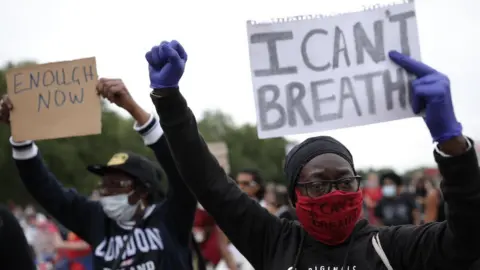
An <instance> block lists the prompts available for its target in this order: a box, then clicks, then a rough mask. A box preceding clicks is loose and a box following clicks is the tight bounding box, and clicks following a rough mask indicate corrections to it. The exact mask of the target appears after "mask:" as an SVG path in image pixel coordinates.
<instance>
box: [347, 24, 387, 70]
mask: <svg viewBox="0 0 480 270" xmlns="http://www.w3.org/2000/svg"><path fill="white" fill-rule="evenodd" d="M373 29H374V35H375V45H373V44H372V41H371V40H370V39H369V38H368V37H367V33H366V32H365V29H364V28H363V25H362V24H361V23H360V22H358V23H356V24H355V25H354V26H353V33H354V35H355V49H356V52H357V65H361V64H364V63H365V56H364V54H363V52H364V51H367V53H368V55H370V58H372V60H373V62H375V63H379V62H382V61H385V59H386V56H385V44H384V43H385V41H384V38H383V21H376V22H375V23H374V24H373Z"/></svg>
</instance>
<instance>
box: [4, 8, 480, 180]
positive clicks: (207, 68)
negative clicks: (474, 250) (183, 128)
mask: <svg viewBox="0 0 480 270" xmlns="http://www.w3.org/2000/svg"><path fill="white" fill-rule="evenodd" d="M388 2H390V1H381V0H362V1H359V0H336V1H311V0H296V1H290V0H289V1H287V0H242V1H233V0H232V1H225V0H203V1H195V0H175V1H166V0H141V1H114V0H102V1H93V0H82V1H79V0H68V1H65V0H43V1H33V0H3V1H2V16H0V29H1V31H0V34H1V35H2V42H1V43H0V64H4V63H6V62H7V61H12V60H13V61H22V60H35V61H38V62H41V63H46V62H53V61H60V60H71V59H76V58H83V57H90V56H95V57H96V58H97V67H98V73H99V75H100V76H102V77H116V78H122V79H123V80H124V81H125V83H126V84H127V86H128V87H129V89H130V91H131V92H132V94H133V96H134V97H135V99H136V100H137V101H138V102H139V103H140V104H141V105H142V106H143V107H144V108H146V109H148V110H153V107H152V105H151V102H150V98H149V95H148V93H149V91H150V89H149V81H148V73H147V65H146V61H145V58H144V55H145V52H146V51H147V50H149V49H150V48H151V47H152V46H153V45H156V44H158V43H160V42H161V41H162V40H171V39H177V40H179V41H180V42H181V43H182V44H183V45H184V47H185V48H186V50H187V52H188V54H189V62H188V64H187V70H186V73H185V75H184V77H183V79H182V83H181V87H182V91H183V93H184V95H185V96H186V98H187V100H188V101H189V104H190V107H192V109H193V111H194V112H195V113H196V114H197V115H198V116H200V115H201V113H202V112H203V111H204V110H207V109H220V110H222V111H224V112H226V113H228V114H230V115H232V116H233V118H234V120H235V121H236V122H237V123H239V124H241V123H245V122H250V123H254V122H255V119H256V118H255V106H254V99H253V91H252V84H251V80H250V66H249V59H248V46H247V35H246V25H245V22H246V20H248V19H258V18H270V17H282V16H289V15H299V14H312V13H333V12H345V11H349V10H356V9H359V8H361V7H362V6H364V5H372V4H375V3H388ZM479 9H480V2H479V1H476V0H456V1H448V0H417V18H418V27H419V34H420V46H421V51H422V59H423V60H424V61H425V62H426V63H428V64H430V65H431V66H433V67H435V68H437V69H438V70H440V71H442V72H444V73H446V74H448V75H449V76H450V78H451V81H452V92H453V98H454V103H455V107H456V113H457V117H458V118H459V120H460V121H461V122H462V123H463V126H464V130H465V133H466V134H468V135H471V136H473V137H477V138H480V120H479V118H480V108H479V105H480V104H479V100H480V73H479V69H478V67H475V66H476V64H477V63H478V62H480V52H479V50H480V49H479V48H480V30H478V25H480V17H479V16H478V11H479ZM227 85H228V86H229V87H225V86H227ZM328 134H329V135H331V136H334V137H336V138H337V139H339V140H340V141H342V142H344V143H345V144H346V145H347V147H349V148H350V149H351V151H352V152H353V155H354V159H355V162H356V164H357V167H370V166H374V167H384V166H391V167H394V168H396V169H398V170H401V171H402V170H405V169H408V168H412V167H416V166H419V165H432V164H434V163H433V158H432V152H431V150H432V144H431V141H430V137H429V133H428V130H427V129H426V127H425V126H424V123H423V121H422V120H421V119H409V120H401V121H395V122H390V123H383V124H377V125H370V126H365V127H357V128H350V129H343V130H337V131H333V132H328ZM312 135H313V134H312ZM308 136H309V135H302V136H293V137H289V139H294V140H297V141H300V140H303V139H304V138H306V137H308Z"/></svg>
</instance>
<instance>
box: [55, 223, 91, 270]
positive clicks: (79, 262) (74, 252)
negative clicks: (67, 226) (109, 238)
mask: <svg viewBox="0 0 480 270" xmlns="http://www.w3.org/2000/svg"><path fill="white" fill-rule="evenodd" d="M55 248H56V251H57V252H58V258H57V261H56V264H55V270H93V256H92V250H91V248H90V246H89V245H88V243H87V242H85V241H84V240H82V239H81V238H80V237H78V235H76V234H75V233H73V232H68V234H67V237H66V239H62V238H61V236H60V234H57V235H56V238H55Z"/></svg>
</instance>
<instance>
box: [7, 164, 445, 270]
mask: <svg viewBox="0 0 480 270" xmlns="http://www.w3.org/2000/svg"><path fill="white" fill-rule="evenodd" d="M232 179H235V180H236V183H237V184H238V186H239V187H240V189H242V191H244V192H245V193H246V194H248V195H249V196H250V198H252V199H254V200H256V201H258V203H259V204H260V205H261V206H263V207H264V208H265V209H266V210H267V211H268V212H270V213H271V214H272V215H275V216H277V217H279V218H285V219H287V220H297V218H296V214H295V209H294V208H293V207H292V206H291V203H290V200H289V197H288V189H287V187H286V186H285V185H283V184H275V183H271V182H267V181H265V180H264V179H263V178H262V176H261V171H260V170H256V169H244V170H242V171H240V172H239V173H238V174H237V175H236V176H232ZM440 181H441V178H440V177H439V174H438V173H434V174H432V173H431V172H430V171H429V170H425V171H419V172H418V173H416V174H414V175H413V177H412V178H411V179H404V178H402V177H401V176H399V175H397V174H395V173H393V172H389V173H384V174H380V175H379V174H377V173H373V172H372V173H369V174H368V175H367V177H366V179H364V180H362V185H361V189H362V192H363V196H364V208H363V213H362V217H363V218H365V219H367V220H368V221H369V222H370V223H371V224H374V225H377V226H396V225H409V224H410V225H420V224H423V223H428V222H436V221H444V220H445V205H444V201H443V197H442V195H441V191H440V188H439V184H440ZM98 198H99V195H98V192H94V193H93V194H92V195H91V197H90V199H91V200H94V201H96V200H98ZM9 208H10V211H11V212H12V213H13V214H14V216H15V217H16V218H17V220H18V222H19V224H20V225H21V227H22V229H23V231H24V233H25V237H26V239H27V242H28V244H29V246H30V247H31V252H32V257H33V258H34V260H35V263H36V264H37V266H38V268H39V269H57V270H90V269H94V268H93V260H92V249H91V247H90V245H89V244H88V243H86V242H85V241H83V240H82V239H80V238H79V237H78V236H77V235H76V234H75V233H73V232H71V231H68V230H67V229H66V228H65V227H63V226H62V225H61V224H60V223H58V222H56V221H55V220H53V219H52V218H51V217H50V216H48V214H47V213H41V212H39V211H37V210H36V209H35V207H34V206H33V205H26V206H25V207H22V206H19V205H15V204H13V203H11V204H10V207H9ZM192 233H193V237H194V238H193V239H194V241H195V243H196V244H197V245H198V247H199V249H198V250H195V249H194V247H193V246H192V252H193V254H195V256H196V257H197V260H198V259H199V260H203V261H204V262H205V267H206V269H211V270H222V269H223V270H227V269H230V270H251V269H254V268H253V267H252V266H251V265H250V263H249V262H248V261H247V260H246V259H245V257H244V256H243V255H242V254H241V253H240V252H239V251H238V250H237V249H236V248H235V246H234V245H232V244H231V243H230V242H229V241H228V238H227V237H226V236H225V234H224V233H223V232H222V231H221V229H220V228H219V227H218V226H217V225H216V223H215V220H214V218H213V217H212V216H211V215H209V214H208V212H207V211H206V210H205V209H204V208H203V207H202V206H201V205H200V204H198V205H197V209H196V212H195V219H194V223H193V229H192ZM197 252H199V254H197ZM199 255H200V256H201V257H199Z"/></svg>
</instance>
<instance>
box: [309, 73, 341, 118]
mask: <svg viewBox="0 0 480 270" xmlns="http://www.w3.org/2000/svg"><path fill="white" fill-rule="evenodd" d="M333 83H334V80H333V79H327V80H322V81H314V82H311V83H310V87H311V89H312V103H313V104H312V105H313V117H314V119H315V121H317V122H327V121H332V120H335V119H337V118H338V115H337V114H336V113H328V114H322V111H321V109H320V108H321V104H322V103H330V102H334V101H335V99H336V97H335V95H330V96H328V97H320V93H319V92H320V89H319V88H320V87H321V86H324V85H328V84H333Z"/></svg>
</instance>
